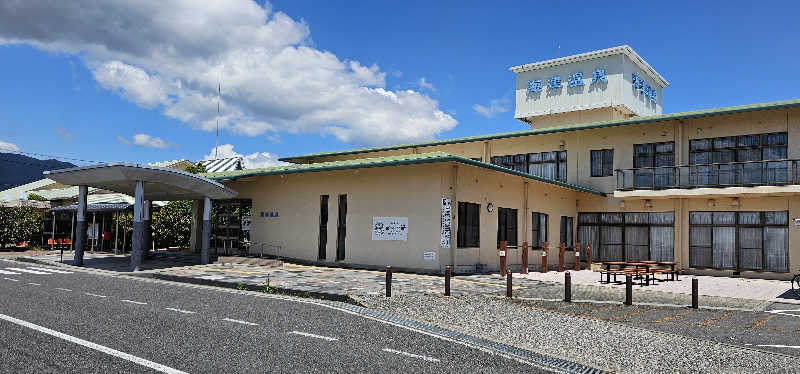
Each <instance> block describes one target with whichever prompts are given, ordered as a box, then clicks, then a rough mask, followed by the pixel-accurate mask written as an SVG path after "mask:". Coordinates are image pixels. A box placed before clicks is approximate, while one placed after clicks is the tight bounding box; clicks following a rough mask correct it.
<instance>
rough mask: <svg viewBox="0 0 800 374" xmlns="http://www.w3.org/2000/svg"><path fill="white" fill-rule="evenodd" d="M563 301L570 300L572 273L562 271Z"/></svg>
mask: <svg viewBox="0 0 800 374" xmlns="http://www.w3.org/2000/svg"><path fill="white" fill-rule="evenodd" d="M564 301H565V302H568V303H569V302H572V275H570V274H569V272H566V273H564Z"/></svg>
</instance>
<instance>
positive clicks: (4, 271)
mask: <svg viewBox="0 0 800 374" xmlns="http://www.w3.org/2000/svg"><path fill="white" fill-rule="evenodd" d="M0 274H4V275H19V273H15V272H13V271H7V270H0Z"/></svg>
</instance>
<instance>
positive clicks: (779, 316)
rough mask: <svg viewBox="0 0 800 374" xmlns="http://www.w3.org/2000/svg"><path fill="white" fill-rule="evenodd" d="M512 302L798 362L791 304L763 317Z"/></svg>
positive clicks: (799, 324) (797, 322)
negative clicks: (764, 352)
mask: <svg viewBox="0 0 800 374" xmlns="http://www.w3.org/2000/svg"><path fill="white" fill-rule="evenodd" d="M516 302H517V303H519V304H521V305H524V306H528V307H531V308H535V309H540V310H545V311H552V312H558V313H565V314H568V315H573V316H579V317H583V318H588V319H594V320H601V321H608V322H615V323H620V324H625V325H630V326H634V327H639V328H644V329H648V330H657V331H662V332H667V333H674V334H677V335H682V336H688V337H695V338H700V339H710V340H714V341H717V342H720V343H724V344H732V345H737V346H741V347H746V348H751V349H758V350H764V351H770V352H776V353H781V354H786V355H791V356H795V357H800V306H798V305H795V304H772V305H771V306H770V307H769V309H768V310H767V311H764V312H755V311H742V310H709V309H698V310H695V309H691V308H685V307H684V308H677V307H662V306H649V305H632V306H624V305H619V304H595V303H564V302H558V301H539V300H537V301H531V300H517V301H516ZM643 344H646V342H643Z"/></svg>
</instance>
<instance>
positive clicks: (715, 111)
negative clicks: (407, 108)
mask: <svg viewBox="0 0 800 374" xmlns="http://www.w3.org/2000/svg"><path fill="white" fill-rule="evenodd" d="M795 106H800V99H794V100H785V101H773V102H769V103H760V104H748V105H737V106H729V107H722V108H712V109H703V110H695V111H691V112H678V113H670V114H659V115H655V116H646V117H633V118H627V119H621V120H613V121H603V122H590V123H582V124H574V125H566V126H554V127H546V128H541V129H530V130H522V131H512V132H505V133H500V134H490V135H477V136H468V137H463V138H453V139H444V140H436V141H432V142H423V143H411V144H399V145H391V146H386V147H375V148H361V149H352V150H346V151H336V152H322V153H311V154H307V155H301V156H291V157H283V158H280V159H279V160H280V161H288V162H295V161H303V160H307V159H310V158H315V157H324V156H339V155H351V154H357V153H370V152H381V151H393V150H398V149H407V148H413V147H429V146H435V145H445V144H458V143H470V142H479V141H486V140H494V139H504V138H514V137H520V136H529V135H540V134H549V133H556V132H566V131H577V130H589V129H596V128H602V127H614V126H629V125H638V124H642V123H650V122H661V121H672V120H682V119H690V118H698V117H708V116H716V115H723V114H734V113H742V112H753V111H758V110H769V109H783V108H789V107H795Z"/></svg>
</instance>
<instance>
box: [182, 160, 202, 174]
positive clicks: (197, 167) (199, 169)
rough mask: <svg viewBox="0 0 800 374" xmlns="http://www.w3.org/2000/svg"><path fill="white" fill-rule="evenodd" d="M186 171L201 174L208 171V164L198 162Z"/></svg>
mask: <svg viewBox="0 0 800 374" xmlns="http://www.w3.org/2000/svg"><path fill="white" fill-rule="evenodd" d="M185 171H186V172H187V173H192V174H201V173H205V172H206V166H205V165H203V164H201V163H199V162H198V163H196V164H194V165H191V166H189V167H187V168H186V170H185Z"/></svg>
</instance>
